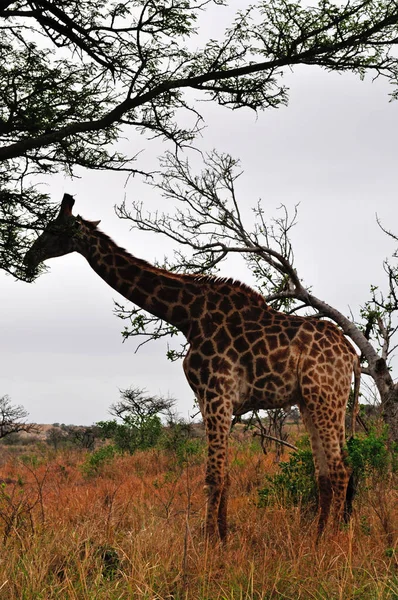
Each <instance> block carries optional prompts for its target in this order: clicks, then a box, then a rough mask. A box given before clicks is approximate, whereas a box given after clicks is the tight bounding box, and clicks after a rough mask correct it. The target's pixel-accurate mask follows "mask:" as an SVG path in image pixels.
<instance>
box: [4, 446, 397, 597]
mask: <svg viewBox="0 0 398 600" xmlns="http://www.w3.org/2000/svg"><path fill="white" fill-rule="evenodd" d="M230 459H231V474H232V487H231V500H230V516H229V521H230V535H229V539H228V543H227V544H226V546H225V547H215V548H214V547H211V546H208V545H207V544H206V543H205V541H204V539H203V535H202V524H203V519H204V510H205V507H204V494H203V473H204V457H203V456H195V457H193V459H192V461H191V464H189V465H188V466H185V467H181V466H178V464H177V463H176V460H175V458H173V457H171V456H168V455H167V454H166V453H165V452H163V451H158V450H152V451H148V452H142V453H137V454H135V455H134V456H121V457H117V458H115V459H114V460H113V462H112V463H110V464H107V465H105V466H104V468H103V470H102V472H101V474H98V475H95V476H91V477H87V476H85V475H84V474H83V472H82V469H81V465H82V463H83V462H84V460H85V455H84V454H83V453H79V452H73V451H63V452H59V453H58V454H53V455H51V454H50V455H43V456H41V455H36V459H35V460H34V461H33V463H32V462H31V463H30V464H24V463H23V462H22V461H21V460H20V459H15V458H12V457H11V458H10V459H9V460H8V461H7V462H5V463H4V464H3V465H2V467H1V468H0V478H1V479H2V480H3V481H8V482H9V483H6V484H3V490H2V495H1V499H0V536H1V537H0V543H2V546H3V547H2V552H1V555H0V556H1V558H0V599H1V600H2V599H4V600H22V599H23V600H33V599H35V600H36V599H43V600H52V599H57V600H64V599H68V600H72V599H73V600H83V599H84V600H86V599H87V600H89V599H90V600H91V599H92V600H93V599H96V600H102V599H104V600H115V599H134V600H135V599H137V600H138V599H148V600H152V599H159V600H160V599H162V600H163V599H172V598H173V599H175V600H177V599H188V600H191V599H192V600H196V599H197V600H199V599H200V600H244V599H247V600H249V599H250V600H251V599H256V600H260V599H264V600H265V599H271V598H272V599H274V598H286V599H292V600H298V599H316V600H321V599H322V600H323V599H325V600H326V599H341V600H343V599H347V600H348V599H350V600H351V599H359V600H370V599H372V600H373V599H374V600H376V599H382V600H387V599H391V600H393V599H398V564H397V556H398V550H396V531H397V520H398V519H397V513H398V511H397V504H396V503H397V490H396V482H395V488H394V481H393V480H391V481H390V482H388V483H384V484H380V485H379V486H378V488H377V489H374V490H368V491H367V492H363V493H362V494H361V495H360V497H359V498H358V499H357V502H356V510H355V515H354V518H353V521H352V523H351V525H350V526H349V527H348V528H346V529H345V530H341V531H339V532H338V533H333V532H330V531H329V532H328V533H327V534H326V535H325V536H324V538H323V539H322V540H321V541H320V543H319V544H318V545H316V544H315V532H314V522H313V516H310V515H305V513H304V511H300V510H299V509H296V508H292V509H286V508H283V507H278V506H274V507H272V508H267V509H263V508H258V507H257V506H256V500H257V489H258V488H259V487H261V485H262V484H263V482H264V477H265V475H266V474H267V473H270V472H271V471H272V470H275V469H276V468H277V467H276V466H275V464H274V463H273V456H272V455H269V456H263V455H262V454H261V453H260V452H259V451H258V450H255V449H254V448H253V447H252V445H250V444H248V443H244V444H238V443H236V442H235V443H233V444H232V448H231V456H230Z"/></svg>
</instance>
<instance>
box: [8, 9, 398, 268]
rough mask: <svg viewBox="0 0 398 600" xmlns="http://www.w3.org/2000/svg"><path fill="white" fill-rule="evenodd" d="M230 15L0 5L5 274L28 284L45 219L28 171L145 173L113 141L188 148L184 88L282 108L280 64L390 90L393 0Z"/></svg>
mask: <svg viewBox="0 0 398 600" xmlns="http://www.w3.org/2000/svg"><path fill="white" fill-rule="evenodd" d="M204 13H206V14H205V18H204ZM227 15H228V13H227V7H225V6H224V2H216V1H214V2H212V1H211V0H204V1H203V2H201V1H199V0H176V1H174V2H172V3H165V2H163V0H156V1H151V2H146V3H144V4H143V3H141V2H138V1H134V2H118V3H114V2H111V1H110V0H102V1H101V2H99V3H98V2H94V1H93V0H85V1H84V2H76V1H73V2H59V3H53V2H48V1H45V0H35V2H34V3H33V4H32V3H31V2H30V1H29V0H20V1H18V2H17V1H15V0H14V1H13V0H7V1H6V2H3V3H2V5H1V8H0V23H1V31H2V39H1V44H0V90H1V91H0V99H1V102H0V105H1V110H0V145H1V149H0V162H1V169H0V189H1V193H0V267H1V268H2V269H4V270H6V271H8V272H9V273H12V274H14V275H16V276H17V277H21V278H23V277H24V273H23V271H22V270H21V268H20V264H21V259H22V256H23V254H24V253H25V251H26V245H27V243H28V240H27V239H26V236H25V234H26V232H29V230H32V229H33V230H36V231H39V230H41V229H42V227H43V226H44V224H45V223H46V222H48V221H49V220H50V218H53V216H54V215H53V206H52V204H51V202H50V201H49V198H48V196H47V194H45V193H42V192H41V191H40V189H39V188H37V187H36V186H35V183H36V181H37V178H36V176H37V175H40V181H41V182H43V181H45V177H46V176H48V175H51V174H53V173H56V172H59V171H62V170H64V171H66V172H67V173H71V174H73V173H75V172H76V169H78V168H89V169H96V170H98V169H102V170H104V169H105V170H106V169H108V170H114V171H115V170H116V171H125V172H127V173H134V172H140V171H142V169H140V165H137V166H136V160H137V156H138V154H136V155H135V156H130V155H126V154H123V153H122V152H121V151H120V148H119V147H118V146H117V141H118V140H119V138H120V137H121V136H122V135H123V136H125V135H126V130H127V131H129V132H130V137H132V135H133V134H135V135H137V136H138V135H140V134H142V133H144V134H146V136H147V137H161V138H162V139H163V140H166V141H170V142H171V143H172V144H173V145H176V146H177V147H182V146H184V145H185V144H187V143H190V142H191V141H192V140H193V139H194V138H195V136H197V134H198V133H199V132H200V130H201V120H202V119H201V115H200V113H199V112H198V109H197V103H196V102H195V100H196V98H195V96H194V94H192V93H185V90H191V91H192V90H194V91H195V95H196V96H199V99H203V98H204V97H205V98H207V99H209V100H212V101H215V102H218V103H219V104H222V105H225V106H228V107H231V108H241V107H249V108H252V109H254V110H261V109H264V108H268V107H278V106H281V105H285V104H287V101H288V90H287V88H286V86H284V85H283V84H282V76H283V72H284V70H286V69H288V68H290V69H291V68H292V67H294V66H296V65H300V64H306V65H318V66H321V67H322V68H325V69H328V70H336V71H339V72H344V71H351V72H354V73H357V74H359V75H360V76H361V77H363V76H364V75H365V74H366V73H367V72H370V73H372V74H375V75H382V76H385V77H387V78H389V80H390V81H391V82H392V83H393V84H396V81H397V61H396V59H395V58H394V56H395V55H394V52H393V51H391V48H392V47H393V46H394V45H395V44H396V43H397V22H398V9H397V6H396V3H395V2H393V1H390V0H372V1H369V2H361V1H360V0H352V1H349V2H347V3H345V4H344V5H343V6H341V7H338V6H336V5H335V4H333V3H331V2H329V1H328V0H321V2H320V3H319V4H318V5H317V6H301V5H300V4H299V3H295V2H288V1H286V0H273V1H272V2H268V1H267V2H264V1H263V0H259V1H258V2H257V5H253V6H247V7H245V8H243V10H240V11H238V12H237V13H236V15H235V18H232V20H231V19H230V17H231V15H228V16H227ZM223 18H226V19H229V20H230V23H231V24H230V25H229V27H227V29H226V31H225V33H224V35H220V36H218V39H210V40H209V39H208V36H207V35H206V19H211V20H213V21H217V20H220V21H221V20H222V19H223ZM202 19H203V20H202ZM199 33H202V40H203V41H202V43H200V42H199V43H198V40H200V38H199V36H197V34H199ZM392 94H393V96H394V95H395V94H396V92H393V93H392ZM183 115H185V116H184V118H183ZM132 143H133V142H132ZM133 145H134V144H133Z"/></svg>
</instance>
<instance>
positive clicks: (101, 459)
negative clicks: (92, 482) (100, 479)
mask: <svg viewBox="0 0 398 600" xmlns="http://www.w3.org/2000/svg"><path fill="white" fill-rule="evenodd" d="M118 453H119V452H118V449H117V448H115V446H112V445H110V444H109V445H108V446H102V448H98V450H95V452H92V453H91V454H88V455H87V457H86V460H85V461H84V463H83V464H82V466H81V469H82V471H83V473H84V475H86V476H88V477H92V476H93V475H98V473H100V472H101V470H102V469H103V467H104V465H106V464H108V463H110V462H112V460H113V459H114V458H115V456H116V455H117V454H118Z"/></svg>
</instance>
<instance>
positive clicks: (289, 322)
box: [184, 295, 355, 414]
mask: <svg viewBox="0 0 398 600" xmlns="http://www.w3.org/2000/svg"><path fill="white" fill-rule="evenodd" d="M237 297H238V295H237ZM238 298H239V297H238ZM221 303H222V299H220V300H218V301H217V296H214V295H213V297H212V304H210V305H208V307H207V308H208V310H207V311H206V312H205V313H204V314H203V316H202V318H201V320H200V323H199V326H198V328H197V330H196V332H195V334H196V335H194V336H192V338H191V339H190V340H189V341H190V343H191V349H190V351H189V353H188V355H187V357H186V359H185V363H184V369H185V373H186V375H187V378H188V381H189V383H190V384H191V387H192V388H193V389H194V391H195V392H199V395H203V391H204V390H206V393H207V395H208V396H214V397H220V396H222V397H224V398H227V400H226V401H227V402H232V405H233V408H234V413H235V414H244V413H245V412H247V411H249V410H252V409H266V408H278V407H286V406H289V405H292V404H299V403H300V402H301V401H302V398H303V397H305V398H306V399H307V402H308V401H311V398H313V401H317V402H319V401H320V402H322V401H325V402H326V403H327V404H330V403H331V402H339V403H340V402H342V403H344V404H345V402H346V401H347V399H348V395H349V389H350V385H351V376H352V369H353V362H354V360H355V351H354V349H353V347H352V346H351V345H350V343H349V342H348V341H347V340H346V338H345V337H344V335H343V334H342V332H341V331H340V330H339V329H338V328H337V327H336V326H335V325H334V324H332V323H330V322H327V321H320V320H319V319H310V318H304V317H299V316H291V315H286V314H284V313H281V312H278V311H274V310H272V309H270V308H269V307H268V306H267V305H266V304H265V303H262V302H256V301H254V302H247V303H246V305H242V306H241V308H240V309H239V310H238V309H236V307H235V306H234V303H233V301H232V300H231V299H230V298H229V299H228V302H226V303H225V304H226V306H225V307H224V310H221V309H220V307H221ZM225 308H229V311H228V310H225Z"/></svg>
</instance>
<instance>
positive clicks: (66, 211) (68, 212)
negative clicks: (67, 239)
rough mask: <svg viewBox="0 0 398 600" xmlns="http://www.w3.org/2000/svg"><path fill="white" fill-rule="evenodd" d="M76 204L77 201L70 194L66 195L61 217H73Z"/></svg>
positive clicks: (60, 213) (62, 204)
mask: <svg viewBox="0 0 398 600" xmlns="http://www.w3.org/2000/svg"><path fill="white" fill-rule="evenodd" d="M74 203H75V199H74V198H73V196H71V195H70V194H64V197H63V198H62V203H61V210H60V211H59V216H63V217H70V216H72V208H73V205H74Z"/></svg>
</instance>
